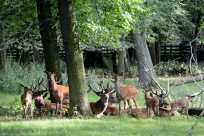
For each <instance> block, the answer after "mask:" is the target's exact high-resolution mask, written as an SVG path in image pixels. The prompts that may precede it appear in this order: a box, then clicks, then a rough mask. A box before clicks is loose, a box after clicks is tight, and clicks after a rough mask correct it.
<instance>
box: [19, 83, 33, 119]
mask: <svg viewBox="0 0 204 136" xmlns="http://www.w3.org/2000/svg"><path fill="white" fill-rule="evenodd" d="M21 86H22V87H23V88H24V93H23V94H22V95H21V103H22V106H23V118H24V119H27V118H28V115H27V110H28V109H30V112H31V117H33V115H32V95H31V94H30V93H29V90H31V87H30V86H27V85H23V84H21Z"/></svg>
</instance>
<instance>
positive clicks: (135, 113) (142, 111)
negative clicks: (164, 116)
mask: <svg viewBox="0 0 204 136" xmlns="http://www.w3.org/2000/svg"><path fill="white" fill-rule="evenodd" d="M148 113H149V116H147V114H148ZM129 115H130V116H132V117H135V118H152V117H153V116H154V111H153V110H152V109H149V111H147V108H137V109H131V110H130V113H129Z"/></svg>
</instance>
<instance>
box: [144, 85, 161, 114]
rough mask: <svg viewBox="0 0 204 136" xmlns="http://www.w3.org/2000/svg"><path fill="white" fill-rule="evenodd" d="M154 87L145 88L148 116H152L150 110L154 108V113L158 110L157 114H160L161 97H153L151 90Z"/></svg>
mask: <svg viewBox="0 0 204 136" xmlns="http://www.w3.org/2000/svg"><path fill="white" fill-rule="evenodd" d="M151 90H152V88H149V89H146V88H144V91H143V92H144V93H145V103H146V106H147V117H149V116H150V110H151V109H152V110H153V111H154V114H155V113H156V111H157V114H159V99H158V97H151V96H150V94H149V91H151Z"/></svg>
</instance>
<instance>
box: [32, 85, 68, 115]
mask: <svg viewBox="0 0 204 136" xmlns="http://www.w3.org/2000/svg"><path fill="white" fill-rule="evenodd" d="M46 91H47V90H40V88H37V89H36V88H33V91H32V92H33V94H32V96H33V99H34V101H35V107H36V108H37V109H38V110H39V114H40V116H41V115H42V110H51V111H56V103H50V102H46V101H45V100H44V98H45V97H46V96H47V93H45V95H43V93H44V92H46ZM62 109H64V110H65V112H67V111H68V110H69V106H67V105H62Z"/></svg>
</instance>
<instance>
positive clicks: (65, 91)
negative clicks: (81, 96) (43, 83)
mask: <svg viewBox="0 0 204 136" xmlns="http://www.w3.org/2000/svg"><path fill="white" fill-rule="evenodd" d="M46 73H47V75H48V77H49V79H50V80H51V89H52V94H53V96H54V98H55V100H56V115H57V113H58V109H59V104H60V109H62V101H63V99H68V98H69V87H68V86H63V85H57V83H56V80H55V75H56V74H55V73H51V72H48V71H46Z"/></svg>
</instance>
